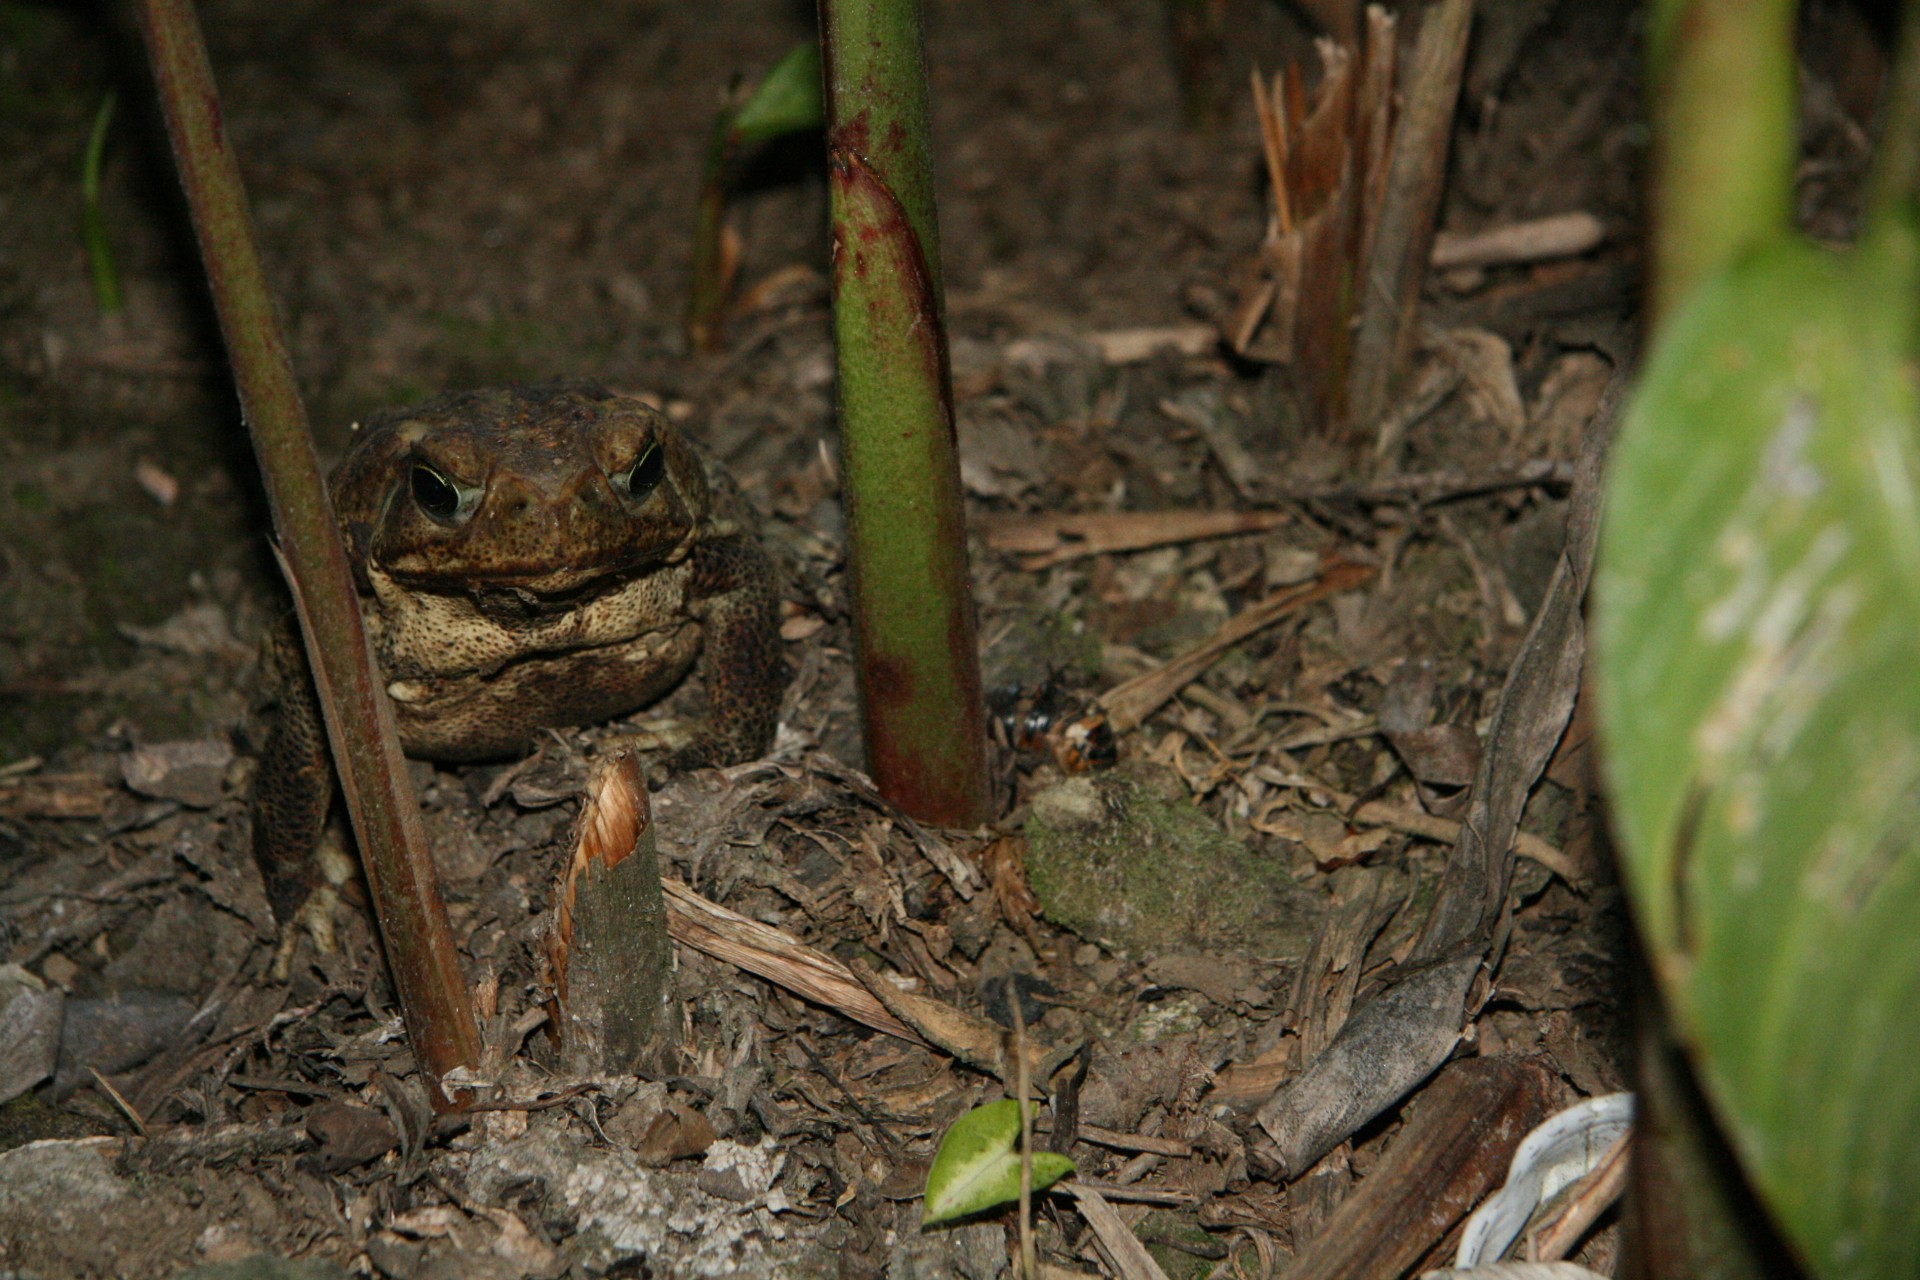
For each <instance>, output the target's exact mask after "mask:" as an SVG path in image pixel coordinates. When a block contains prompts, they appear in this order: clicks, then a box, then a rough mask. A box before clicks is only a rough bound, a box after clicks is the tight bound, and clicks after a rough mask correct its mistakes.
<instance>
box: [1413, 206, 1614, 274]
mask: <svg viewBox="0 0 1920 1280" xmlns="http://www.w3.org/2000/svg"><path fill="white" fill-rule="evenodd" d="M1606 238H1607V224H1606V223H1604V222H1602V221H1600V219H1598V218H1596V217H1594V216H1593V215H1592V214H1590V213H1556V214H1554V215H1552V216H1551V217H1546V218H1534V219H1532V220H1530V221H1527V222H1509V223H1507V224H1506V225H1505V226H1499V227H1488V228H1486V229H1485V230H1482V231H1473V232H1465V233H1462V232H1455V231H1442V232H1441V233H1440V234H1438V235H1436V236H1435V237H1434V238H1433V257H1432V259H1431V261H1432V264H1433V265H1434V266H1435V267H1438V268H1441V269H1442V270H1446V269H1448V268H1452V267H1500V266H1512V265H1515V264H1518V263H1524V262H1544V261H1546V260H1547V259H1549V258H1577V257H1579V256H1580V255H1581V254H1583V253H1587V252H1590V251H1591V250H1593V249H1596V248H1598V247H1599V246H1600V244H1601V243H1602V242H1603V241H1604V240H1605V239H1606Z"/></svg>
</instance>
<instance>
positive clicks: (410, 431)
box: [253, 382, 786, 922]
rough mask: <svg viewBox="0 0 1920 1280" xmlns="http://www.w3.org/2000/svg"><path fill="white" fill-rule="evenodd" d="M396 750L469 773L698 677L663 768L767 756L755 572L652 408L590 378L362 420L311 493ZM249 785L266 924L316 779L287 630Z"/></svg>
mask: <svg viewBox="0 0 1920 1280" xmlns="http://www.w3.org/2000/svg"><path fill="white" fill-rule="evenodd" d="M329 491H330V493H331V496H332V499H333V505H334V512H335V515H336V517H337V518H338V520H339V522H340V532H341V535H342V536H343V538H344V539H345V542H346V547H347V557H348V560H349V561H350V563H351V565H352V567H353V572H354V576H355V579H356V581H357V583H358V585H359V589H360V599H361V608H362V612H363V613H364V615H365V618H366V626H367V633H368V636H369V638H370V640H371V641H372V646H373V651H374V654H375V657H376V659H377V661H378V662H379V664H380V667H381V669H382V672H383V674H384V676H385V679H386V681H387V691H388V693H389V694H390V695H391V697H392V700H393V709H394V715H395V719H396V720H397V721H398V724H399V729H400V744H401V746H402V748H403V749H404V750H405V751H406V753H407V754H408V755H411V756H416V757H422V758H427V759H433V760H481V759H488V758H495V757H500V756H507V755H511V754H514V753H516V752H520V751H523V750H525V749H526V747H527V746H528V744H529V742H530V741H531V740H532V738H533V736H534V735H535V734H536V733H537V732H538V731H539V730H541V729H545V728H557V727H562V726H569V725H579V724H586V723H589V722H592V721H597V720H605V719H608V718H611V717H613V716H616V715H620V714H622V713H625V712H629V711H633V710H635V709H637V708H640V707H643V706H646V705H647V704H649V703H651V702H654V701H656V700H658V699H659V698H661V697H663V696H664V695H666V694H667V693H668V692H669V691H671V690H672V689H673V688H674V687H675V686H676V685H677V684H678V683H679V682H680V681H681V679H682V678H683V677H684V676H685V675H686V674H687V673H688V671H689V670H690V669H691V668H692V667H694V666H695V665H696V663H697V665H698V666H699V669H700V675H701V678H702V681H703V683H704V685H705V690H706V696H707V703H708V716H707V718H706V720H705V722H704V724H703V725H702V726H700V727H699V728H698V729H697V730H696V731H695V734H694V736H693V738H692V741H691V743H690V744H689V745H687V746H685V747H683V748H682V749H681V750H680V751H679V752H678V753H676V755H675V757H674V758H673V761H672V763H673V764H674V765H677V766H681V767H688V766H693V765H698V764H706V763H713V764H730V763H735V762H738V761H741V760H746V759H751V758H752V757H754V756H757V755H759V754H761V753H763V752H764V751H765V750H766V749H767V747H768V746H769V745H770V744H771V742H772V739H773V732H774V726H775V721H776V719H777V717H778V714H779V709H780V695H781V691H782V688H783V686H784V684H785V681H786V676H785V670H784V664H783V661H782V656H781V650H780V639H779V626H778V621H779V619H778V593H777V590H776V582H775V575H774V570H773V566H772V563H771V561H770V560H769V559H768V557H767V554H766V552H765V550H764V549H763V548H762V547H761V546H760V544H759V542H758V541H756V540H755V538H754V537H753V536H752V534H751V533H750V532H749V531H748V530H747V529H746V528H745V527H743V525H742V524H741V523H740V517H741V515H742V514H743V507H742V505H741V501H740V499H739V497H738V495H737V493H736V492H735V491H734V489H733V488H732V486H731V484H730V483H728V482H727V481H726V480H725V479H724V478H723V477H719V476H717V475H716V476H715V477H713V478H712V479H710V478H709V476H708V474H707V471H706V468H705V467H704V465H703V464H702V462H701V460H700V458H699V457H698V455H696V454H695V452H694V451H693V449H692V447H691V446H689V445H688V444H687V442H686V441H685V440H683V439H682V438H681V437H680V435H679V434H678V433H677V432H676V431H675V430H674V429H673V427H672V426H671V425H670V424H669V423H668V421H667V419H666V418H665V417H664V416H663V415H662V414H660V413H659V412H658V411H656V410H654V409H652V408H650V407H648V406H647V405H645V404H642V403H641V402H639V401H637V400H632V399H628V398H625V397H622V396H616V395H612V394H610V393H608V392H607V391H606V390H604V389H603V388H601V387H600V386H598V385H597V384H594V383H591V382H553V383H547V384H544V385H539V386H515V387H505V388H497V389H491V390H483V391H468V392H460V393H457V394H453V395H445V396H441V397H439V398H437V399H434V400H429V401H427V402H426V403H424V404H418V405H414V406H412V407H410V408H403V409H397V410H389V411H385V412H383V413H381V414H379V415H377V416H376V417H375V418H373V419H372V420H371V421H369V423H368V424H367V426H366V428H365V430H364V431H363V432H362V433H361V434H360V436H359V438H358V439H357V440H356V441H355V443H354V444H353V446H352V447H351V448H350V449H349V451H348V452H347V454H346V456H345V457H344V458H342V459H341V461H340V464H339V465H338V466H337V467H336V468H335V469H334V471H333V475H332V477H331V480H330V482H329ZM270 647H271V648H272V649H273V650H274V653H273V657H274V659H275V661H274V663H273V664H271V665H273V666H277V667H278V668H279V669H280V670H281V671H282V672H283V673H284V674H283V675H282V677H281V679H280V681H279V685H280V687H279V689H278V694H279V702H280V708H279V714H278V716H277V718H276V719H275V721H274V725H273V728H272V730H271V732H270V734H269V738H268V742H267V749H266V754H265V756H264V758H263V759H262V761H261V765H260V771H259V774H258V777H257V781H256V783H255V788H254V802H253V833H254V835H253V842H254V856H255V858H256V859H257V860H258V861H259V863H260V866H261V870H262V871H263V873H264V874H265V876H266V881H267V886H268V897H269V899H270V900H271V902H272V904H273V908H274V911H275V913H276V915H278V917H279V918H280V919H281V921H282V922H286V921H289V920H291V919H292V918H293V915H294V913H295V912H296V911H297V909H298V908H299V907H300V905H301V903H302V902H304V901H305V900H306V898H307V896H308V894H309V892H310V890H311V889H312V888H313V887H314V885H315V883H316V874H315V872H314V870H313V858H312V854H313V851H314V849H315V846H316V845H317V843H318V841H319V837H320V833H321V828H322V826H323V825H324V822H325V820H326V815H327V809H328V807H329V805H330V802H331V798H332V794H333V789H334V779H333V770H332V767H331V763H330V760H329V757H328V754H327V744H326V737H325V733H324V729H323V727H322V724H321V721H320V715H319V708H318V704H317V702H316V701H315V696H314V692H313V684H312V678H311V675H310V674H309V673H308V671H307V668H306V662H305V658H304V655H303V654H302V652H301V650H300V648H299V641H298V638H297V636H296V635H295V634H294V632H293V630H292V628H291V627H285V628H282V629H281V631H280V634H279V635H278V637H277V639H276V640H274V641H272V642H270Z"/></svg>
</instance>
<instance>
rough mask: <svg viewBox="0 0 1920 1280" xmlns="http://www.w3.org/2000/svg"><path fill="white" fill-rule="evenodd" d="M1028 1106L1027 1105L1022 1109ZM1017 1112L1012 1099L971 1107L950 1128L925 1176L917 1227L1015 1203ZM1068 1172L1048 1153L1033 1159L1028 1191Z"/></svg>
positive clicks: (1069, 1166)
mask: <svg viewBox="0 0 1920 1280" xmlns="http://www.w3.org/2000/svg"><path fill="white" fill-rule="evenodd" d="M1028 1105H1029V1106H1032V1104H1031V1103H1029V1104H1028ZM1019 1146H1020V1110H1019V1106H1018V1104H1017V1103H1015V1102H1014V1100H1013V1099H1012V1098H1002V1099H1000V1101H998V1102H989V1103H988V1104H987V1105H986V1106H984V1107H975V1108H974V1109H973V1110H971V1111H969V1112H967V1114H965V1115H963V1116H961V1117H960V1118H959V1119H958V1120H955V1121H954V1122H953V1125H952V1127H951V1128H949V1129H948V1130H947V1132H946V1135H945V1136H944V1137H942V1138H941V1139H940V1150H939V1151H938V1152H937V1153H936V1154H935V1155H934V1157H933V1167H932V1168H930V1169H928V1170H927V1201H926V1208H925V1210H924V1211H923V1212H922V1214H921V1216H920V1221H921V1223H922V1224H923V1225H926V1224H931V1223H935V1222H950V1221H952V1220H953V1219H955V1218H964V1217H966V1216H968V1215H969V1214H975V1213H980V1212H983V1211H984V1210H987V1209H992V1208H994V1207H995V1206H997V1205H1003V1204H1008V1203H1010V1202H1012V1201H1014V1200H1018V1199H1019V1198H1020V1150H1019ZM1072 1172H1073V1161H1071V1160H1069V1159H1068V1158H1067V1157H1065V1156H1063V1155H1060V1154H1058V1153H1057V1152H1053V1151H1036V1152H1034V1153H1033V1189H1034V1190H1035V1191H1044V1190H1046V1189H1047V1188H1048V1187H1050V1186H1052V1185H1053V1184H1054V1183H1056V1182H1058V1181H1060V1179H1062V1178H1064V1177H1066V1176H1067V1175H1068V1174H1070V1173H1072Z"/></svg>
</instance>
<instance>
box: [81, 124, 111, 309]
mask: <svg viewBox="0 0 1920 1280" xmlns="http://www.w3.org/2000/svg"><path fill="white" fill-rule="evenodd" d="M113 106H114V95H113V90H111V89H109V90H107V93H106V96H105V97H103V98H101V99H100V109H99V110H98V111H97V112H95V113H94V116H93V131H92V133H90V134H88V136H87V151H86V155H85V156H84V157H83V158H82V159H81V161H80V239H81V242H82V243H83V244H85V245H86V249H87V275H88V277H89V278H91V280H92V281H93V301H94V305H95V306H97V307H99V308H100V311H101V313H102V314H103V315H112V314H113V313H114V312H116V311H118V310H119V309H120V305H121V298H120V272H119V269H118V268H117V267H115V266H114V263H113V245H112V243H111V242H109V241H108V239H107V219H106V215H105V214H103V213H102V212H101V211H100V167H101V164H102V163H103V162H104V160H105V159H106V154H107V129H108V126H110V125H111V124H112V123H113Z"/></svg>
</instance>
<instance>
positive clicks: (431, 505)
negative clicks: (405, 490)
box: [413, 462, 460, 520]
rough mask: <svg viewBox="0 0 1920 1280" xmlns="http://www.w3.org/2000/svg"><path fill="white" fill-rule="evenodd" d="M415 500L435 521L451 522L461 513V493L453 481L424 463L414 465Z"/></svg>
mask: <svg viewBox="0 0 1920 1280" xmlns="http://www.w3.org/2000/svg"><path fill="white" fill-rule="evenodd" d="M413 500H414V501H415V502H417V503H419V504H420V509H421V510H422V511H424V512H426V513H427V514H428V515H430V516H432V517H433V518H434V519H435V520H451V519H453V517H454V516H455V515H456V514H458V513H459V511H460V491H459V490H458V489H456V488H454V487H453V481H451V480H449V479H447V478H446V477H445V476H443V475H441V474H440V473H439V472H438V471H435V470H434V469H433V468H432V467H430V466H428V465H427V464H426V463H424V462H416V463H414V464H413Z"/></svg>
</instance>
